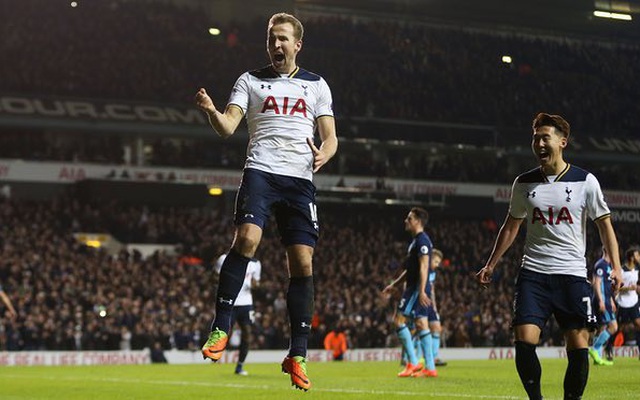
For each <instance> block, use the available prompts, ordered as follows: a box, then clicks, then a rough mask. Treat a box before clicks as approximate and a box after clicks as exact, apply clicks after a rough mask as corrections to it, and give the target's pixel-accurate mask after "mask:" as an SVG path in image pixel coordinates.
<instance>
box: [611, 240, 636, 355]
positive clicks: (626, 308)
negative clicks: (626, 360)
mask: <svg viewBox="0 0 640 400" xmlns="http://www.w3.org/2000/svg"><path fill="white" fill-rule="evenodd" d="M638 269H640V247H636V246H633V247H630V248H629V249H628V250H627V251H626V252H625V257H624V266H623V271H622V281H623V283H624V284H623V286H622V288H621V289H620V292H619V293H618V295H617V296H616V303H617V304H618V320H619V321H620V331H621V332H624V331H625V329H626V328H627V327H628V326H629V325H633V328H634V329H633V330H634V332H635V340H636V345H637V346H638V349H640V303H639V302H638Z"/></svg>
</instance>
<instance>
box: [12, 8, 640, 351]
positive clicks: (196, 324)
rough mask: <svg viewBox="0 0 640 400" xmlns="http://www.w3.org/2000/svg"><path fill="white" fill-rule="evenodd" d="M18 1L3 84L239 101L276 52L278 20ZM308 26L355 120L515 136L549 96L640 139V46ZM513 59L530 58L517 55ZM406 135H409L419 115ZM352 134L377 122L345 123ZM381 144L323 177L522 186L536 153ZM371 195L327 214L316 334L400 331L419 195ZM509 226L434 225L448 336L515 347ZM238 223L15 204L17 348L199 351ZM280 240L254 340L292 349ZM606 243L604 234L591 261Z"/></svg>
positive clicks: (44, 144) (61, 141)
mask: <svg viewBox="0 0 640 400" xmlns="http://www.w3.org/2000/svg"><path fill="white" fill-rule="evenodd" d="M0 15H2V16H3V17H5V23H3V24H0V34H1V35H2V37H3V40H2V41H0V54H2V56H3V60H7V62H3V63H0V75H1V76H2V77H3V79H1V80H0V94H2V95H5V94H12V95H23V96H29V95H34V96H47V97H49V98H52V97H65V98H92V99H103V100H105V99H117V100H122V101H149V102H153V103H163V104H181V105H185V104H189V105H190V104H192V97H193V95H194V93H195V90H197V88H199V87H206V88H207V89H209V91H210V92H213V95H214V97H215V98H214V100H215V101H216V103H217V104H223V103H224V102H225V100H226V96H227V95H228V93H229V91H230V89H231V86H232V84H233V82H234V80H235V79H236V78H237V77H238V76H239V75H240V74H241V73H242V72H244V70H245V69H247V68H253V67H259V66H261V65H264V64H265V63H266V58H265V57H264V29H263V28H264V22H265V21H259V23H254V22H244V23H238V24H234V25H233V26H227V27H224V28H223V29H222V31H223V35H221V36H220V37H213V36H210V35H209V34H208V33H207V29H208V27H209V26H210V25H211V22H210V21H209V20H208V19H207V18H206V16H205V15H206V14H205V13H202V12H200V11H198V10H193V9H190V8H182V7H176V6H175V5H172V4H169V3H156V4H154V5H153V7H151V6H149V5H148V4H144V3H138V2H129V1H119V0H112V1H109V2H82V4H81V6H79V7H77V8H71V7H69V4H68V2H66V1H58V0H31V1H24V2H15V1H9V0H0ZM303 22H304V23H305V28H306V31H307V34H306V36H305V40H304V42H305V45H304V50H303V51H302V52H301V54H300V61H301V64H302V66H303V67H305V68H308V69H310V70H312V71H316V72H319V73H321V74H322V75H323V76H324V77H325V78H326V79H327V81H328V82H329V83H330V84H331V87H332V88H334V89H333V90H334V91H333V96H334V102H335V110H336V113H337V117H338V119H339V121H344V123H345V126H349V127H351V125H349V121H350V120H352V119H354V118H360V117H364V118H373V117H375V118H389V119H396V120H407V121H429V122H443V123H451V122H455V123H467V124H479V125H490V126H495V127H496V129H498V130H501V129H502V128H506V129H507V131H509V130H510V129H513V128H521V127H523V126H524V127H525V128H526V126H527V125H528V122H529V121H530V120H531V117H532V116H533V114H534V113H535V112H537V111H539V110H542V109H545V110H562V113H563V115H565V116H566V117H567V119H568V120H569V121H571V122H572V126H573V128H574V130H575V131H577V132H589V133H593V134H598V135H609V136H615V137H619V138H625V137H631V138H632V137H633V136H632V135H633V132H637V131H638V129H639V128H640V109H639V108H638V107H640V105H639V104H638V102H637V101H636V97H637V93H640V86H638V85H640V81H638V80H637V79H633V78H634V76H633V73H634V72H635V69H634V67H633V66H634V65H639V64H640V48H639V47H638V45H637V44H635V45H634V44H619V45H615V44H611V43H609V44H602V43H594V42H591V41H586V40H568V39H559V38H555V39H554V38H544V39H542V38H533V37H530V36H523V35H518V34H516V33H513V32H502V33H500V34H491V33H487V32H483V31H472V30H464V29H461V28H453V27H442V26H439V27H434V26H430V25H421V24H413V25H410V24H406V23H400V22H394V21H386V22H382V21H376V20H365V19H361V20H352V19H345V18H337V17H327V16H322V17H319V16H318V17H310V18H308V19H305V20H304V21H303ZM113 27H118V29H113ZM25 43H28V44H29V45H28V46H25ZM506 54H509V55H510V56H511V57H512V59H513V62H512V63H510V64H505V63H503V62H502V61H501V57H502V56H503V55H506ZM42 60H47V62H42ZM150 60H151V62H150ZM336 60H344V62H336ZM611 60H616V62H611ZM345 64H348V68H346V67H345ZM354 71H357V73H354ZM584 82H589V83H590V84H589V85H585V84H584ZM603 104H606V107H603V106H602V105H603ZM533 105H535V109H531V107H532V106H533ZM339 129H340V126H339ZM525 130H526V129H525ZM525 130H523V132H524V131H525ZM393 133H394V134H395V135H397V139H405V138H404V137H403V131H402V130H398V131H393ZM370 134H371V136H375V134H376V132H375V130H374V131H372V132H371V133H370ZM339 135H340V136H343V137H360V136H362V135H364V136H367V135H368V134H367V133H366V132H362V131H357V130H352V129H344V130H342V131H340V132H339ZM525 142H526V141H525ZM125 144H126V139H125V138H123V137H120V136H115V135H111V136H110V135H96V134H76V135H71V134H68V135H66V136H65V135H61V134H60V133H59V132H34V131H31V130H30V131H27V132H24V131H13V132H7V131H6V130H5V131H3V132H1V135H0V158H22V159H27V160H40V161H44V160H55V161H75V162H97V163H108V164H123V163H128V162H129V161H128V160H127V155H126V154H124V150H123V149H124V147H125ZM148 146H149V148H150V151H149V153H148V159H146V160H144V163H146V164H148V165H160V166H181V167H194V168H233V169H238V168H240V166H241V165H242V161H243V159H244V150H245V148H244V144H243V145H239V144H237V143H236V142H233V143H231V142H230V143H225V144H220V143H219V142H217V143H216V144H215V146H213V145H211V142H209V141H207V140H204V139H201V140H195V139H184V138H183V139H180V140H178V139H176V138H170V139H152V140H150V141H149V143H148ZM365 149H366V148H364V147H363V148H361V149H360V150H358V149H357V148H354V149H352V150H350V151H348V152H345V153H344V154H343V153H340V154H339V155H338V158H337V161H336V162H335V163H332V164H329V165H327V168H326V169H324V170H323V172H324V173H332V174H336V175H374V176H379V177H383V178H384V177H400V178H407V179H410V178H414V179H425V178H426V179H433V180H448V181H474V182H501V183H505V184H508V183H511V180H512V179H513V177H514V175H515V174H516V173H518V172H520V171H522V170H524V169H526V168H527V167H526V165H529V163H533V158H532V157H530V158H527V159H524V158H522V159H521V155H520V154H512V155H511V156H509V155H508V154H506V155H504V156H503V157H496V154H495V153H494V152H492V151H487V152H486V153H474V155H473V157H470V156H469V155H468V154H466V153H463V152H452V151H448V152H440V153H436V152H426V151H425V152H420V151H411V152H408V151H407V149H399V150H393V149H392V150H385V151H381V152H379V153H377V154H376V153H374V152H371V151H364V150H365ZM367 150H368V149H367ZM523 160H524V161H523ZM576 164H578V165H580V166H583V167H585V168H587V169H590V170H592V171H593V172H594V173H595V174H596V175H597V176H598V177H599V178H600V181H601V182H602V183H603V186H605V188H617V189H627V190H628V189H629V188H635V187H638V184H640V180H639V179H640V171H639V170H638V168H640V167H639V166H638V164H637V163H636V164H631V163H627V164H624V165H623V164H613V163H612V164H606V163H601V162H598V163H595V162H593V161H586V160H585V161H584V162H576ZM530 165H531V166H533V164H530ZM354 207H356V206H354V205H340V207H333V208H331V207H327V212H326V214H321V215H322V236H321V240H320V243H319V246H318V249H317V252H316V256H315V274H316V279H315V282H316V305H317V307H316V309H317V312H316V315H315V317H314V330H313V331H312V332H313V337H312V339H311V347H314V348H322V339H323V338H324V334H325V333H326V332H328V331H329V330H330V329H332V328H335V327H336V326H341V327H342V328H345V329H346V331H347V333H348V336H349V340H350V347H351V348H364V347H383V346H391V345H396V344H397V343H395V335H394V334H393V329H392V328H391V316H392V313H393V308H394V306H395V304H394V300H393V299H388V298H384V297H382V296H381V295H380V290H381V289H382V288H383V287H384V286H385V285H386V284H387V283H388V281H389V280H390V279H392V277H393V276H394V275H395V274H397V273H398V269H399V266H400V262H401V259H402V257H403V255H404V253H405V251H406V244H407V243H408V238H407V237H406V235H405V234H404V233H403V232H402V224H401V222H402V219H403V218H404V215H405V213H406V211H407V210H404V209H403V210H399V209H393V208H389V209H386V210H385V212H384V213H382V212H379V210H376V209H366V208H365V207H361V206H358V207H359V208H357V209H355V208H354ZM322 212H323V208H322V207H321V213H322ZM592 228H593V227H592ZM616 228H617V230H618V233H619V239H620V242H621V244H622V248H623V249H624V248H625V247H626V246H627V245H629V244H630V243H633V242H637V241H638V240H639V234H638V233H639V232H638V228H637V227H636V226H635V225H631V224H617V225H616ZM496 229H497V222H496V221H492V220H490V219H488V220H484V221H476V220H462V219H453V217H452V216H448V217H447V218H437V217H436V218H433V225H430V226H428V229H427V231H428V232H429V234H430V235H431V236H432V238H433V239H434V242H435V245H436V247H438V248H439V249H441V250H442V251H443V252H444V254H445V258H446V260H445V263H444V264H445V266H444V267H443V268H442V269H441V272H440V275H439V278H438V279H439V280H438V283H437V285H438V289H437V290H438V293H439V296H438V299H439V311H440V313H441V315H442V318H443V320H442V322H443V336H444V337H445V338H446V345H447V346H456V347H464V346H500V345H509V344H511V341H512V338H511V334H510V330H509V323H510V320H511V314H510V308H511V307H510V306H511V298H512V290H513V288H512V286H513V285H512V282H513V280H514V278H515V273H516V271H517V264H518V260H519V259H520V257H521V254H520V253H518V251H519V250H518V249H521V248H522V246H520V245H514V246H512V248H513V249H514V250H512V251H511V252H510V253H508V255H507V257H506V259H505V264H507V265H505V266H503V268H501V269H500V271H499V272H498V274H497V275H496V276H495V277H494V287H493V288H492V289H491V290H482V288H481V287H480V286H479V285H478V284H477V283H476V281H475V279H474V276H475V273H476V271H477V269H479V268H480V266H481V265H482V264H483V261H484V260H485V258H486V257H487V256H488V254H489V252H490V246H491V244H492V241H493V239H494V238H495V235H496ZM81 231H84V232H108V233H111V234H113V235H114V236H115V237H117V238H118V239H120V240H122V241H123V242H126V243H130V242H143V243H171V244H175V245H176V247H177V254H175V255H173V254H169V253H156V254H154V255H153V256H151V257H148V258H143V257H142V256H141V254H140V253H138V252H135V251H120V252H117V253H115V254H109V253H108V252H107V251H106V250H104V249H102V250H101V249H94V248H91V247H87V246H84V245H82V244H79V243H78V242H77V241H76V240H75V239H74V238H73V236H72V234H73V233H74V232H81ZM231 232H232V230H231V220H230V219H229V216H228V213H219V212H218V211H217V210H215V209H211V208H199V209H194V208H182V207H172V208H154V207H143V206H132V205H123V204H117V203H109V204H88V203H83V202H81V201H80V200H78V199H77V198H75V197H74V196H72V195H69V196H67V197H62V198H58V199H55V200H51V201H46V202H41V203H30V202H23V201H19V200H8V199H4V200H0V283H2V287H3V289H4V290H5V291H6V292H7V294H8V295H9V296H10V297H11V299H12V302H13V304H14V305H15V306H16V309H17V311H18V315H19V316H18V318H17V319H15V320H13V319H10V318H7V317H6V316H5V315H4V313H2V314H0V319H1V320H0V328H2V330H0V349H6V350H39V349H50V350H53V349H64V350H81V349H82V350H91V349H129V348H130V349H141V348H152V347H154V345H155V344H157V343H159V344H160V346H161V347H163V348H165V349H169V348H178V349H197V348H199V346H200V344H201V342H202V341H203V340H204V338H205V337H206V335H207V333H208V329H209V326H208V323H209V321H210V320H211V318H212V315H211V310H212V304H211V303H212V301H213V300H212V289H213V288H212V287H211V282H210V274H211V272H210V265H209V263H210V261H211V260H213V259H214V257H215V256H217V255H219V254H220V253H222V252H223V251H225V250H226V248H225V246H227V245H228V243H229V239H230V235H231ZM593 233H594V229H591V234H593ZM518 240H522V238H519V239H518ZM277 241H278V238H277V235H276V234H275V232H274V231H273V230H268V231H267V232H266V235H265V239H264V240H263V242H262V244H261V248H260V249H259V253H258V257H259V258H260V260H261V261H262V264H263V278H262V283H261V286H260V287H259V288H257V289H256V291H255V308H256V311H257V313H256V317H257V323H256V325H255V326H254V330H255V332H254V337H255V341H254V343H253V345H252V346H253V347H254V348H262V349H280V348H281V349H284V348H286V347H287V342H288V332H287V326H288V324H287V322H286V313H285V312H284V308H285V307H286V301H285V295H284V294H285V291H286V286H285V285H286V281H287V279H286V276H285V268H284V267H283V264H284V258H283V254H282V252H281V251H279V245H278V243H277ZM598 248H599V246H598V244H597V240H596V239H595V236H593V235H592V236H590V240H589V249H590V253H589V262H590V264H592V263H593V261H595V259H596V253H597V251H598ZM558 332H559V331H558V329H557V327H555V326H554V325H553V324H551V326H549V327H548V330H547V331H546V332H545V333H544V343H545V344H553V345H558V344H560V341H561V340H562V339H561V338H560V337H559V334H558Z"/></svg>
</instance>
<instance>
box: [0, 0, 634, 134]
mask: <svg viewBox="0 0 640 400" xmlns="http://www.w3.org/2000/svg"><path fill="white" fill-rule="evenodd" d="M0 14H1V15H4V16H5V18H6V23H5V24H3V25H2V27H0V29H1V31H0V33H1V34H2V37H3V40H2V41H1V42H0V54H2V55H3V59H5V60H7V62H4V63H2V64H0V75H1V76H3V79H2V81H0V93H7V94H22V95H28V94H31V95H39V96H58V97H59V96H65V97H75V98H78V97H82V98H94V99H111V100H112V99H120V100H131V101H133V100H145V101H153V102H158V103H173V104H178V103H179V104H191V103H192V98H193V96H194V93H195V91H196V90H197V89H198V88H199V87H206V88H208V89H209V92H212V93H213V95H214V97H215V98H214V100H215V101H216V104H224V102H225V101H226V99H227V96H228V94H229V92H230V88H231V86H232V84H233V82H234V81H235V79H236V78H237V77H238V76H239V75H240V74H241V73H242V72H244V71H245V70H246V69H248V68H257V67H260V66H262V65H264V64H266V63H267V61H266V57H265V52H264V43H265V40H264V37H265V32H264V23H265V21H263V20H261V21H243V22H238V23H233V24H231V23H226V24H225V25H224V26H221V30H222V34H221V35H219V36H211V35H210V34H209V33H208V29H209V27H210V26H211V25H212V21H210V20H209V19H208V18H207V13H206V12H202V10H198V9H192V8H189V7H180V6H176V5H173V4H171V3H169V2H166V3H165V2H163V3H159V2H156V3H154V4H152V5H151V4H148V3H146V2H131V1H124V0H121V1H119V0H112V1H108V2H83V3H81V4H80V5H79V6H78V7H76V8H72V7H69V3H68V2H67V1H64V0H31V1H28V2H14V1H10V0H1V1H0ZM303 22H304V24H305V28H306V35H305V37H304V49H303V51H302V52H301V53H300V63H301V65H302V66H303V67H306V68H308V69H310V70H312V71H316V72H318V73H320V74H321V75H322V76H324V77H325V78H326V79H327V81H328V82H329V84H330V85H331V87H332V88H333V97H334V103H335V107H334V108H335V111H336V113H337V116H338V117H346V118H353V117H376V118H394V119H404V120H421V121H440V122H457V123H470V124H480V125H489V126H498V127H510V128H511V127H522V126H526V125H527V124H528V122H529V121H530V119H531V117H532V116H533V115H534V114H535V113H536V112H538V111H540V110H562V114H563V115H564V116H565V117H567V119H568V120H569V121H572V123H573V125H574V128H575V130H576V131H580V132H591V133H593V134H597V135H603V134H604V135H614V136H619V137H632V134H633V132H637V130H638V128H640V109H639V108H638V107H640V106H639V105H638V102H637V101H635V99H636V94H637V93H639V92H640V87H639V86H638V85H640V83H639V82H638V80H637V79H634V73H635V68H634V66H635V65H638V64H640V48H639V47H638V44H637V43H635V44H634V43H619V44H616V43H615V42H613V41H610V42H607V43H599V42H594V41H592V40H588V39H575V38H572V39H568V38H558V37H555V38H553V37H550V36H549V35H547V36H542V35H541V36H533V35H529V36H525V35H522V34H518V33H517V32H516V31H515V30H511V31H500V32H493V33H491V32H486V31H481V30H471V29H463V27H461V26H457V27H453V26H449V27H447V26H433V25H427V24H419V23H408V22H405V23H402V22H398V21H389V20H384V21H383V20H373V19H371V20H369V19H362V18H361V19H357V20H356V19H348V18H344V17H330V16H309V17H307V18H304V21H303ZM115 26H117V27H118V29H113V27H115ZM25 43H28V44H29V45H28V46H25ZM504 55H509V56H510V57H511V59H512V62H511V63H503V62H502V57H503V56H504ZM43 59H46V60H47V62H46V63H44V62H41V61H42V60H43ZM336 60H340V61H341V62H336ZM612 60H615V62H612ZM354 71H357V72H354ZM585 82H589V84H588V85H586V84H584V83H585ZM603 104H606V107H603V106H602V105H603ZM532 106H534V107H535V109H532V108H531V107H532ZM345 133H346V134H349V133H348V132H345Z"/></svg>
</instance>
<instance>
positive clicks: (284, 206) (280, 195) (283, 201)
mask: <svg viewBox="0 0 640 400" xmlns="http://www.w3.org/2000/svg"><path fill="white" fill-rule="evenodd" d="M315 198H316V187H315V185H314V184H313V182H311V181H309V180H306V179H302V178H296V177H292V176H284V175H277V174H272V173H269V172H264V171H259V170H257V169H251V168H246V169H245V170H244V173H243V174H242V183H241V184H240V189H239V190H238V194H237V196H236V209H235V215H234V221H235V224H236V225H241V224H245V223H250V224H254V225H257V226H259V227H260V228H262V229H264V226H265V224H266V222H267V220H268V219H269V216H270V215H271V212H273V213H274V214H275V217H276V222H277V224H278V232H279V233H280V240H281V241H282V243H283V244H284V245H285V246H290V245H293V244H304V245H307V246H311V247H315V246H316V243H317V241H318V232H319V230H320V226H319V224H318V212H317V208H316V202H315Z"/></svg>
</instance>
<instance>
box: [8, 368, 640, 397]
mask: <svg viewBox="0 0 640 400" xmlns="http://www.w3.org/2000/svg"><path fill="white" fill-rule="evenodd" d="M565 367H566V360H561V359H544V360H542V368H543V376H542V389H543V394H544V396H545V399H547V400H550V399H562V380H563V376H564V370H565ZM233 369H234V365H230V364H223V365H218V364H212V363H204V362H203V364H201V365H166V364H162V365H122V366H73V367H70V366H56V367H0V399H2V400H23V399H30V400H32V399H52V400H58V399H60V400H63V399H64V400H70V399H83V400H86V399H88V400H102V399H105V400H106V399H108V400H116V399H123V400H124V399H150V400H151V399H153V400H163V399H171V400H176V399H222V400H241V399H248V400H249V399H251V400H252V399H274V400H280V399H294V398H300V399H331V400H334V399H336V400H338V399H387V400H388V399H420V398H433V399H526V396H525V394H524V390H523V389H522V388H521V386H520V381H519V379H518V376H517V373H516V371H515V366H514V361H513V360H489V361H484V360H483V361H452V362H450V363H449V365H448V366H446V367H440V368H439V374H440V376H439V377H438V378H419V379H418V378H397V377H396V376H395V375H396V373H397V372H398V371H399V370H400V367H399V366H398V363H396V362H352V363H349V362H334V363H312V364H309V373H310V378H311V381H312V384H313V387H312V388H311V390H310V391H309V392H306V393H305V392H302V391H299V390H294V389H293V388H291V386H290V381H289V377H288V376H287V375H284V374H282V373H281V372H280V366H279V365H278V364H249V365H246V369H247V370H248V371H249V373H250V374H249V376H236V375H234V374H233ZM583 398H584V399H585V400H587V399H637V398H640V361H638V360H637V359H634V358H620V359H617V360H616V361H615V365H614V366H612V367H595V366H592V367H591V369H590V375H589V384H588V386H587V391H586V392H585V396H584V397H583Z"/></svg>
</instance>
